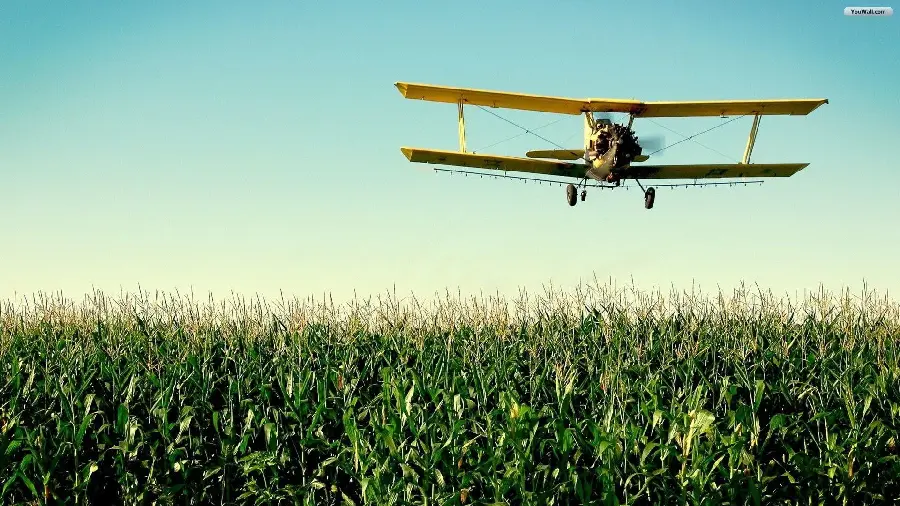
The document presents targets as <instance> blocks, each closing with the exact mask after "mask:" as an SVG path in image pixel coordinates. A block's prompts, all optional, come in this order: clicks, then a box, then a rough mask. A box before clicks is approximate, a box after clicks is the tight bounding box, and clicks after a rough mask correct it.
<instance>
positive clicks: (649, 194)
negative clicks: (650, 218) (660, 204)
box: [644, 187, 656, 209]
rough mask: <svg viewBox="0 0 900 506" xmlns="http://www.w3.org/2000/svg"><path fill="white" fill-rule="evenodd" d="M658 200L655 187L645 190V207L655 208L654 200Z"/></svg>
mask: <svg viewBox="0 0 900 506" xmlns="http://www.w3.org/2000/svg"><path fill="white" fill-rule="evenodd" d="M654 200H656V189H655V188H652V187H651V188H647V191H646V192H644V207H645V208H647V209H653V201H654Z"/></svg>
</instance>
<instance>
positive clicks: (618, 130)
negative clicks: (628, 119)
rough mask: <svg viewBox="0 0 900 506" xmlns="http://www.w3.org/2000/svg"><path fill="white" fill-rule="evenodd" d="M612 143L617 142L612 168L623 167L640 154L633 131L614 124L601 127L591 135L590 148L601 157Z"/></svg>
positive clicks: (638, 144) (639, 147) (640, 150)
mask: <svg viewBox="0 0 900 506" xmlns="http://www.w3.org/2000/svg"><path fill="white" fill-rule="evenodd" d="M613 142H618V143H619V147H618V149H617V150H616V161H615V163H614V166H616V167H623V166H625V165H627V164H629V163H631V161H632V160H634V159H635V157H637V156H638V155H640V154H641V152H642V149H641V145H640V143H639V142H638V138H637V136H636V135H635V134H634V130H632V129H630V128H628V127H627V126H625V125H619V124H616V123H613V124H607V125H603V126H601V127H600V128H599V129H598V130H597V132H596V133H595V134H594V135H593V139H592V148H593V149H594V150H596V151H597V153H598V154H600V155H602V154H603V153H606V152H607V151H609V149H610V148H611V147H612V143H613Z"/></svg>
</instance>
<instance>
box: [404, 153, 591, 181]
mask: <svg viewBox="0 0 900 506" xmlns="http://www.w3.org/2000/svg"><path fill="white" fill-rule="evenodd" d="M400 151H402V152H403V155H404V156H406V158H407V159H408V160H409V161H411V162H417V163H430V164H437V165H455V166H457V167H469V168H473V169H491V170H502V171H510V172H530V173H533V174H544V175H548V176H560V177H575V178H583V177H585V173H586V172H587V169H588V167H587V165H584V164H579V163H566V162H557V161H551V160H534V159H530V158H518V157H514V156H499V155H477V154H474V153H461V152H459V151H442V150H436V149H422V148H406V147H404V148H400Z"/></svg>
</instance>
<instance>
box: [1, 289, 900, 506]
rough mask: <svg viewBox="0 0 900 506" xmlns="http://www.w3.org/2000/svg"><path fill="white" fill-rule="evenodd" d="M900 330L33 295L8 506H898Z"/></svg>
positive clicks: (564, 298) (733, 316)
mask: <svg viewBox="0 0 900 506" xmlns="http://www.w3.org/2000/svg"><path fill="white" fill-rule="evenodd" d="M629 297H630V298H629ZM510 305H513V306H514V308H513V309H510ZM898 329H900V311H898V308H897V306H896V305H895V304H893V303H891V302H890V301H888V300H884V301H879V300H875V299H873V298H872V297H870V296H868V295H865V294H864V296H863V297H862V298H861V299H858V300H855V299H853V298H851V297H850V296H849V295H844V296H843V297H841V298H831V297H827V296H825V295H824V294H820V295H819V296H816V297H811V298H810V299H808V300H806V301H804V303H802V304H792V303H790V302H787V301H782V300H777V299H775V298H774V297H772V296H771V295H768V296H767V295H765V294H752V293H751V292H749V291H742V292H739V293H736V294H735V295H734V297H732V298H730V299H727V300H726V299H725V298H724V297H722V296H720V297H719V298H718V299H716V300H715V301H713V302H711V301H709V300H706V299H701V298H699V297H698V296H697V295H696V294H672V295H670V296H669V298H668V299H667V298H664V297H662V295H660V294H642V293H637V292H632V293H631V295H630V296H629V294H628V293H625V292H621V293H613V292H611V291H602V290H600V289H595V290H593V291H590V292H585V291H583V290H581V289H579V290H578V291H576V293H575V294H568V295H567V294H559V293H548V294H546V295H545V296H542V297H537V298H529V297H528V296H527V295H524V294H523V295H522V298H521V299H520V300H518V301H515V302H513V303H512V304H510V303H508V302H507V301H505V300H502V299H500V298H491V297H489V298H481V299H463V298H461V297H460V298H457V299H451V298H450V297H449V295H448V296H447V297H446V298H445V299H441V300H438V301H437V303H436V304H434V305H433V306H427V307H426V306H424V305H422V304H420V303H419V302H417V301H415V300H412V301H403V302H401V301H399V300H397V299H396V297H387V298H385V299H379V300H377V301H375V302H373V301H371V300H370V301H368V302H366V303H360V302H354V303H353V304H351V305H348V306H345V307H337V306H335V305H334V304H333V303H330V302H326V303H315V302H313V301H291V302H284V301H282V302H280V303H279V304H277V305H269V304H268V303H266V302H264V301H261V300H256V301H251V302H249V303H248V302H247V301H244V300H239V299H236V300H235V301H233V302H232V303H231V304H230V305H228V304H218V305H217V304H215V303H213V302H212V301H210V303H208V304H204V305H201V304H198V303H196V302H194V301H192V300H188V299H184V298H176V297H165V296H157V297H155V298H151V297H150V296H148V295H140V296H138V297H134V296H124V297H123V298H122V299H121V300H119V301H112V300H110V299H108V298H106V297H104V296H103V295H102V294H95V295H94V296H93V297H92V298H90V299H88V300H86V301H85V303H84V304H81V305H77V306H76V305H74V304H72V303H71V302H68V301H66V300H63V299H62V298H59V297H36V298H34V299H32V300H30V301H27V302H26V303H23V304H13V303H7V304H6V305H4V306H2V308H0V354H2V357H0V368H2V374H0V487H2V489H0V501H2V502H3V503H4V504H9V503H35V504H45V503H57V502H67V503H68V502H74V503H82V504H83V503H94V504H117V503H125V504H145V503H153V502H157V503H161V504H209V503H216V504H219V503H253V504H310V505H312V504H338V503H340V504H344V503H346V504H358V505H362V504H409V503H422V504H441V505H443V504H460V503H466V504H468V503H480V504H661V503H666V504H690V505H701V504H756V505H759V504H879V503H883V504H891V503H894V502H895V501H896V500H897V499H898V494H900V460H898V459H900V451H898V448H897V438H898V424H900V360H898V351H900V346H898V345H900V332H898Z"/></svg>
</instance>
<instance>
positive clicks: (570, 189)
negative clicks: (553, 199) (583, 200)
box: [566, 184, 578, 206]
mask: <svg viewBox="0 0 900 506" xmlns="http://www.w3.org/2000/svg"><path fill="white" fill-rule="evenodd" d="M566 199H568V201H569V205H570V206H574V205H575V204H577V203H578V191H576V190H575V185H573V184H570V185H568V186H566Z"/></svg>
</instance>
